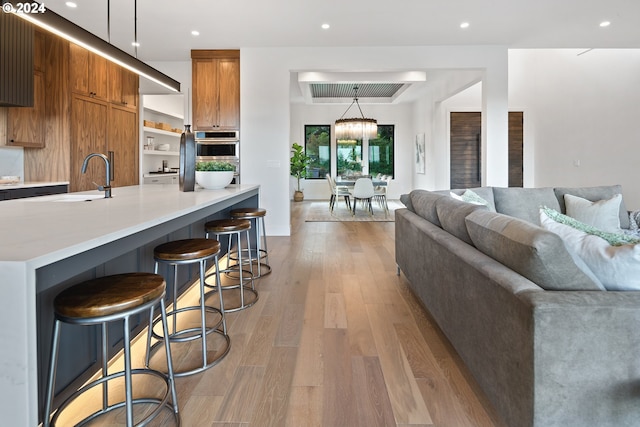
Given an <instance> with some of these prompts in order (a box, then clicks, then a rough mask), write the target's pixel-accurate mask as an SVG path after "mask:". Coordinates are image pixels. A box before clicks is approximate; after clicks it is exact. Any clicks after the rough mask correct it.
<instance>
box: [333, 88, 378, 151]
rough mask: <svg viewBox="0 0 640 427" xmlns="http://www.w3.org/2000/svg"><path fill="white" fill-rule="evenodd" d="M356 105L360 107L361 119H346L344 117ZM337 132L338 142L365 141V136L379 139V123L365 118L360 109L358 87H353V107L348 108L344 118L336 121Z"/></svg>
mask: <svg viewBox="0 0 640 427" xmlns="http://www.w3.org/2000/svg"><path fill="white" fill-rule="evenodd" d="M354 104H355V105H357V106H358V111H360V117H355V118H349V119H345V118H344V116H345V115H346V114H347V112H349V110H350V109H351V107H353V105H354ZM335 132H336V139H337V140H356V139H363V138H364V137H365V136H366V137H367V138H368V139H373V138H377V137H378V122H377V121H376V119H367V118H365V117H364V114H363V113H362V108H360V103H359V102H358V86H354V87H353V102H351V105H349V108H347V110H346V111H345V112H344V113H343V114H342V116H341V117H340V118H339V119H338V120H336V130H335Z"/></svg>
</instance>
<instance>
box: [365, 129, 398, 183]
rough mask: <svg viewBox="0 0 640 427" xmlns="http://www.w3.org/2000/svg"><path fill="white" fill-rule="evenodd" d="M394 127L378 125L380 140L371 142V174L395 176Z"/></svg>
mask: <svg viewBox="0 0 640 427" xmlns="http://www.w3.org/2000/svg"><path fill="white" fill-rule="evenodd" d="M394 128H395V126H394V125H378V138H376V139H371V140H369V174H371V175H374V176H375V175H377V174H381V175H387V176H394V170H393V166H394V163H395V162H394V158H393V155H394V151H393V134H394V131H395V129H394Z"/></svg>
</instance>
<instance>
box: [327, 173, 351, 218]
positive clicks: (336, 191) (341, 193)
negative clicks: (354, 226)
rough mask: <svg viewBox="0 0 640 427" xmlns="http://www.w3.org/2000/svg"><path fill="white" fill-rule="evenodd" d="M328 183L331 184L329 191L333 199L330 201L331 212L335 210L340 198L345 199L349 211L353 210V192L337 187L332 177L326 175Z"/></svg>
mask: <svg viewBox="0 0 640 427" xmlns="http://www.w3.org/2000/svg"><path fill="white" fill-rule="evenodd" d="M326 178H327V182H328V183H329V189H330V190H331V198H330V199H329V210H330V211H331V212H333V208H334V207H335V205H336V199H337V198H339V197H344V202H345V203H346V205H347V207H348V208H349V210H351V200H350V198H351V192H350V191H349V189H348V188H346V187H338V186H337V185H336V181H335V180H334V179H333V178H332V177H331V175H329V174H327V175H326Z"/></svg>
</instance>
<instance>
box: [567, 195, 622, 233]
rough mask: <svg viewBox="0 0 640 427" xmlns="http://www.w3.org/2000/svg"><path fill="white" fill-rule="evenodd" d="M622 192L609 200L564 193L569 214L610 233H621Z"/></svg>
mask: <svg viewBox="0 0 640 427" xmlns="http://www.w3.org/2000/svg"><path fill="white" fill-rule="evenodd" d="M621 202H622V194H616V195H615V196H613V197H612V198H610V199H607V200H598V201H597V202H592V201H590V200H587V199H583V198H582V197H577V196H572V195H571V194H565V195H564V204H565V206H566V207H567V215H568V216H570V217H571V218H575V219H577V220H578V221H580V222H584V223H585V224H589V225H592V226H594V227H596V228H599V229H600V230H602V231H606V232H609V233H620V216H619V213H620V203H621Z"/></svg>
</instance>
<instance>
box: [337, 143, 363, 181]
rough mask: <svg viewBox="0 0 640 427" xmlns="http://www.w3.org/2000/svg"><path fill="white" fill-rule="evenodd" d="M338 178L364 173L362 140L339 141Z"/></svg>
mask: <svg viewBox="0 0 640 427" xmlns="http://www.w3.org/2000/svg"><path fill="white" fill-rule="evenodd" d="M336 152H337V153H338V176H341V175H353V174H354V173H356V172H362V140H361V139H350V140H338V141H337V150H336Z"/></svg>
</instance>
